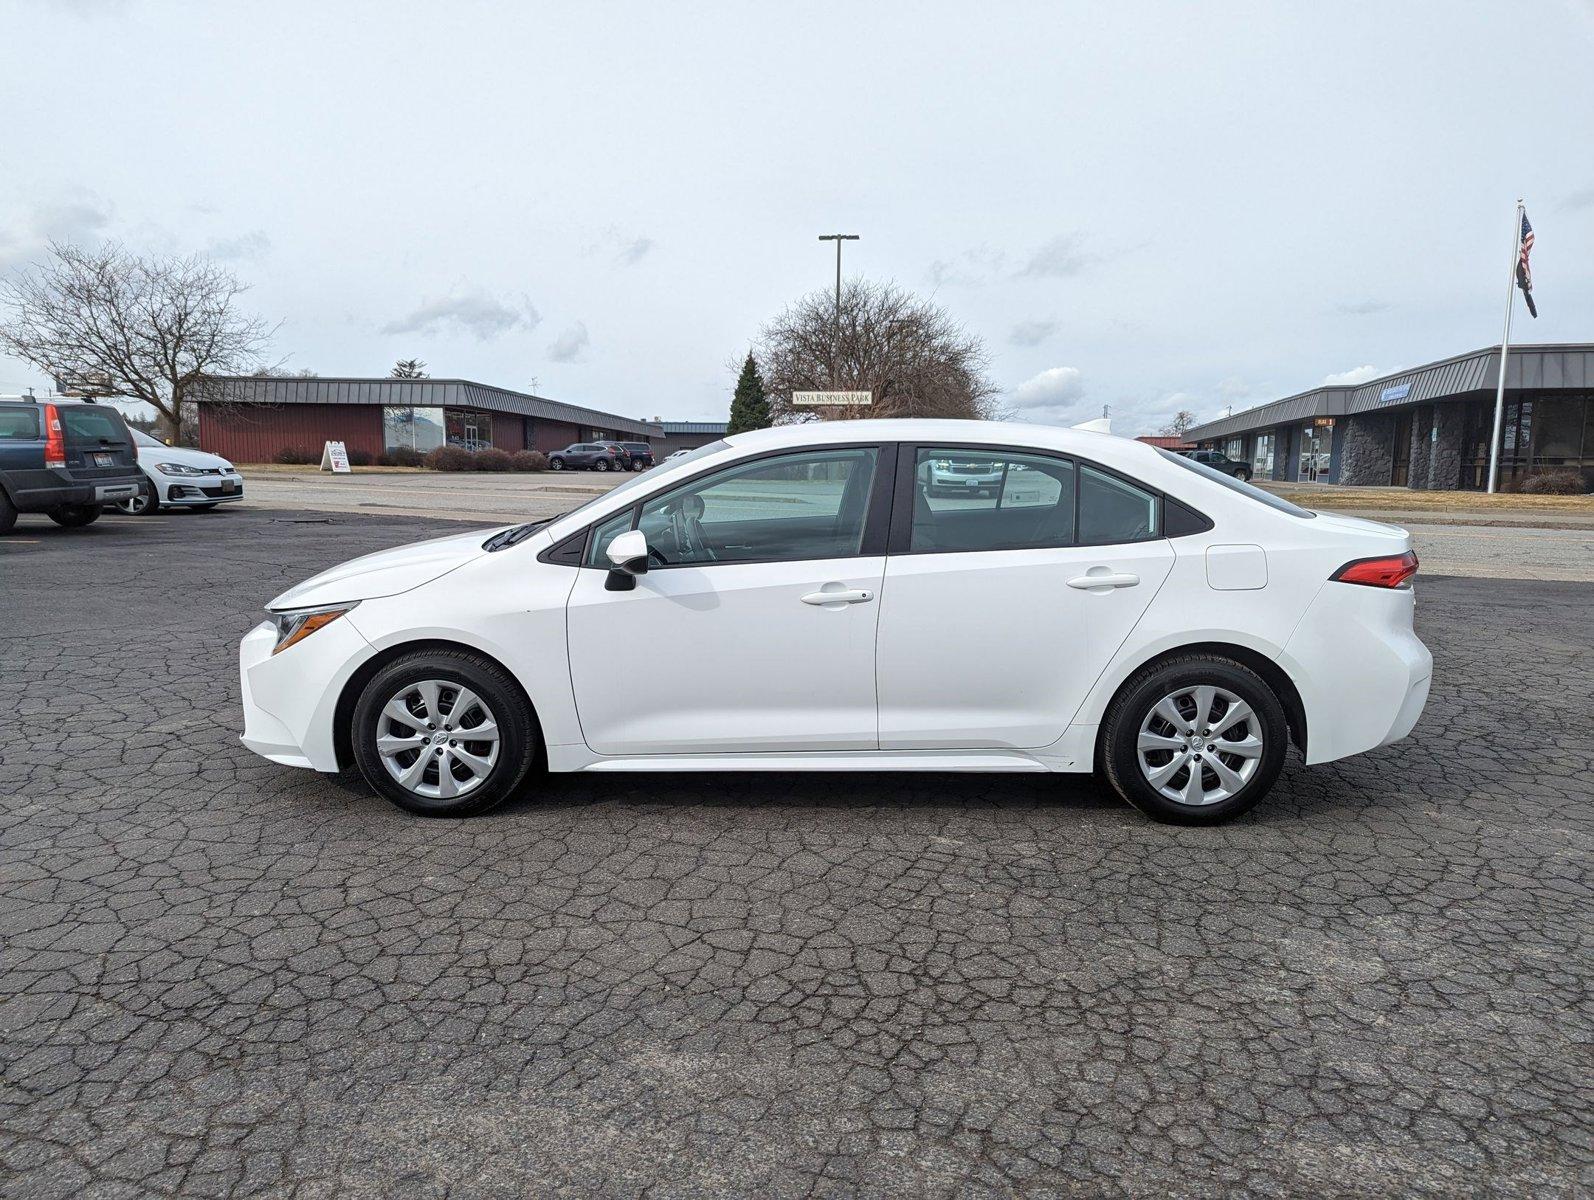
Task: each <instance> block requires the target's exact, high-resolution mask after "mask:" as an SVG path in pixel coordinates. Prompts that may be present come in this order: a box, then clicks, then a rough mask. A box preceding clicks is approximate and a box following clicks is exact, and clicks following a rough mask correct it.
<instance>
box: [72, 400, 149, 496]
mask: <svg viewBox="0 0 1594 1200" xmlns="http://www.w3.org/2000/svg"><path fill="white" fill-rule="evenodd" d="M55 411H56V415H57V417H58V418H59V420H60V422H61V434H62V437H63V440H64V441H65V443H66V467H67V471H68V472H69V473H70V474H71V475H72V477H73V478H74V479H76V480H78V481H79V482H82V483H98V482H107V483H109V482H113V481H114V482H121V481H125V480H126V479H127V478H128V477H129V476H132V475H136V474H137V473H138V452H137V451H136V450H135V448H134V446H133V434H132V432H131V431H130V430H129V429H128V427H127V422H125V421H124V420H122V414H121V413H119V412H117V411H115V410H114V409H110V408H106V407H104V406H103V405H99V404H57V405H56V406H55Z"/></svg>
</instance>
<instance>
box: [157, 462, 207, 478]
mask: <svg viewBox="0 0 1594 1200" xmlns="http://www.w3.org/2000/svg"><path fill="white" fill-rule="evenodd" d="M155 469H156V470H157V471H159V472H160V473H161V474H162V475H203V474H205V472H204V471H203V470H201V469H200V468H199V467H191V466H189V465H188V464H187V463H156V464H155Z"/></svg>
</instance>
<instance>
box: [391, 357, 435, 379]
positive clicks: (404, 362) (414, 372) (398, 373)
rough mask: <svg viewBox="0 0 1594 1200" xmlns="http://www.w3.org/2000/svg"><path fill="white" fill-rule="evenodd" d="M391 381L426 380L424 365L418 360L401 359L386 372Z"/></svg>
mask: <svg viewBox="0 0 1594 1200" xmlns="http://www.w3.org/2000/svg"><path fill="white" fill-rule="evenodd" d="M388 377H389V378H391V379H426V378H428V376H427V374H426V364H425V363H423V362H422V361H421V360H420V359H418V358H401V359H399V360H398V362H396V363H394V364H393V369H392V370H391V371H390V372H388Z"/></svg>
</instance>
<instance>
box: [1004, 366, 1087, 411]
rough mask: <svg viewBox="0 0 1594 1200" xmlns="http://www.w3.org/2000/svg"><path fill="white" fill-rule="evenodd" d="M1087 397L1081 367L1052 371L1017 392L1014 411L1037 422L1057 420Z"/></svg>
mask: <svg viewBox="0 0 1594 1200" xmlns="http://www.w3.org/2000/svg"><path fill="white" fill-rule="evenodd" d="M1084 394H1085V383H1084V376H1083V375H1082V374H1081V372H1080V370H1079V368H1078V367H1048V368H1047V369H1046V370H1044V371H1042V372H1041V373H1040V374H1039V375H1032V376H1030V377H1029V378H1028V379H1026V380H1025V381H1024V382H1023V383H1021V384H1019V385H1018V386H1017V387H1016V388H1014V389H1013V397H1012V402H1013V407H1014V408H1015V409H1017V410H1018V411H1020V412H1022V413H1023V414H1024V415H1026V416H1031V417H1034V418H1035V419H1036V420H1047V419H1055V418H1058V417H1060V416H1061V414H1062V413H1063V411H1064V410H1066V409H1069V408H1072V407H1073V406H1074V404H1075V403H1077V402H1078V401H1079V399H1080V398H1081V397H1082V396H1084Z"/></svg>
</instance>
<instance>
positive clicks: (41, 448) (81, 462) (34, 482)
mask: <svg viewBox="0 0 1594 1200" xmlns="http://www.w3.org/2000/svg"><path fill="white" fill-rule="evenodd" d="M143 480H144V476H143V473H142V472H140V471H139V469H138V452H137V451H136V450H135V449H134V447H133V435H132V433H131V432H130V431H129V430H128V428H127V422H126V421H124V420H122V414H121V413H119V412H117V411H116V410H115V409H114V408H107V407H105V406H104V405H102V404H90V403H86V402H84V401H78V400H35V399H32V398H31V397H26V396H24V397H20V398H18V397H11V398H8V399H3V400H0V533H4V532H6V531H7V530H8V529H10V528H11V527H12V526H13V525H15V524H16V523H17V514H18V513H25V512H26V513H44V514H45V515H46V516H48V517H49V518H50V520H52V521H54V522H55V523H56V524H57V525H64V526H66V527H67V528H68V529H76V528H78V527H79V526H83V525H87V524H89V523H91V522H93V521H96V520H98V519H99V515H100V510H101V508H102V507H103V506H105V505H108V504H115V503H117V502H118V501H120V500H127V499H131V498H132V497H134V496H136V495H138V493H139V488H140V487H141V486H142V485H143Z"/></svg>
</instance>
